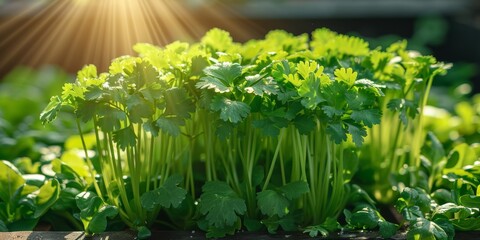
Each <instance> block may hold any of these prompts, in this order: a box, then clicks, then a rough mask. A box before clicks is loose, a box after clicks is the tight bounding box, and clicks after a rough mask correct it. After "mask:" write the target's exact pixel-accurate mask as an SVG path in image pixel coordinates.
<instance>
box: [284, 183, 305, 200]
mask: <svg viewBox="0 0 480 240" xmlns="http://www.w3.org/2000/svg"><path fill="white" fill-rule="evenodd" d="M279 190H280V191H281V192H282V193H283V194H285V197H286V198H287V199H288V200H293V199H297V198H299V197H300V196H302V195H303V194H305V193H308V192H310V188H309V187H308V183H307V182H304V181H295V182H290V183H287V184H285V185H283V186H281V187H280V188H279Z"/></svg>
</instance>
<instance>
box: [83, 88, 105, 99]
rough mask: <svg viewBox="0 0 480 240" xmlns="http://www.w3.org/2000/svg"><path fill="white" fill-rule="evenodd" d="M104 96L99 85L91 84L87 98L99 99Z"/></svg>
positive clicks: (87, 91) (86, 93)
mask: <svg viewBox="0 0 480 240" xmlns="http://www.w3.org/2000/svg"><path fill="white" fill-rule="evenodd" d="M102 96H103V91H102V89H101V88H100V87H99V86H95V85H92V86H89V87H87V90H86V92H85V100H88V101H94V100H99V99H101V98H102Z"/></svg>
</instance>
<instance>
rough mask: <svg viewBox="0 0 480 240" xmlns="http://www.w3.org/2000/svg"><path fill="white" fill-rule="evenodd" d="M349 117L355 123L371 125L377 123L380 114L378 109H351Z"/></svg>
mask: <svg viewBox="0 0 480 240" xmlns="http://www.w3.org/2000/svg"><path fill="white" fill-rule="evenodd" d="M350 117H351V118H352V119H353V120H355V121H356V122H357V123H363V124H365V126H368V127H372V126H373V125H374V124H379V123H380V119H381V117H382V114H381V112H380V110H378V109H363V110H353V112H352V114H351V115H350Z"/></svg>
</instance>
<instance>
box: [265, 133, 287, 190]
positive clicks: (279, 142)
mask: <svg viewBox="0 0 480 240" xmlns="http://www.w3.org/2000/svg"><path fill="white" fill-rule="evenodd" d="M285 132H286V130H284V129H282V130H280V134H279V135H278V142H277V147H276V148H275V153H274V154H273V158H272V163H271V164H270V169H269V170H268V173H267V177H266V178H265V183H264V184H263V187H262V191H265V190H266V189H267V187H268V184H269V183H270V178H271V177H272V175H273V169H274V168H275V162H276V161H277V157H278V154H279V152H280V148H281V145H282V140H283V136H284V135H285V134H286V133H285ZM280 159H282V158H280ZM280 166H281V169H282V181H283V185H285V184H286V180H285V169H284V167H283V164H280Z"/></svg>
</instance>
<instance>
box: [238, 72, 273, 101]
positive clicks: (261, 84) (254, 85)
mask: <svg viewBox="0 0 480 240" xmlns="http://www.w3.org/2000/svg"><path fill="white" fill-rule="evenodd" d="M245 80H246V81H247V86H246V87H245V92H247V93H253V94H255V95H257V96H260V97H263V94H266V95H272V94H277V92H278V86H277V84H276V82H275V81H274V80H273V78H272V77H265V76H262V75H260V74H256V75H253V76H247V77H245Z"/></svg>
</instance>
